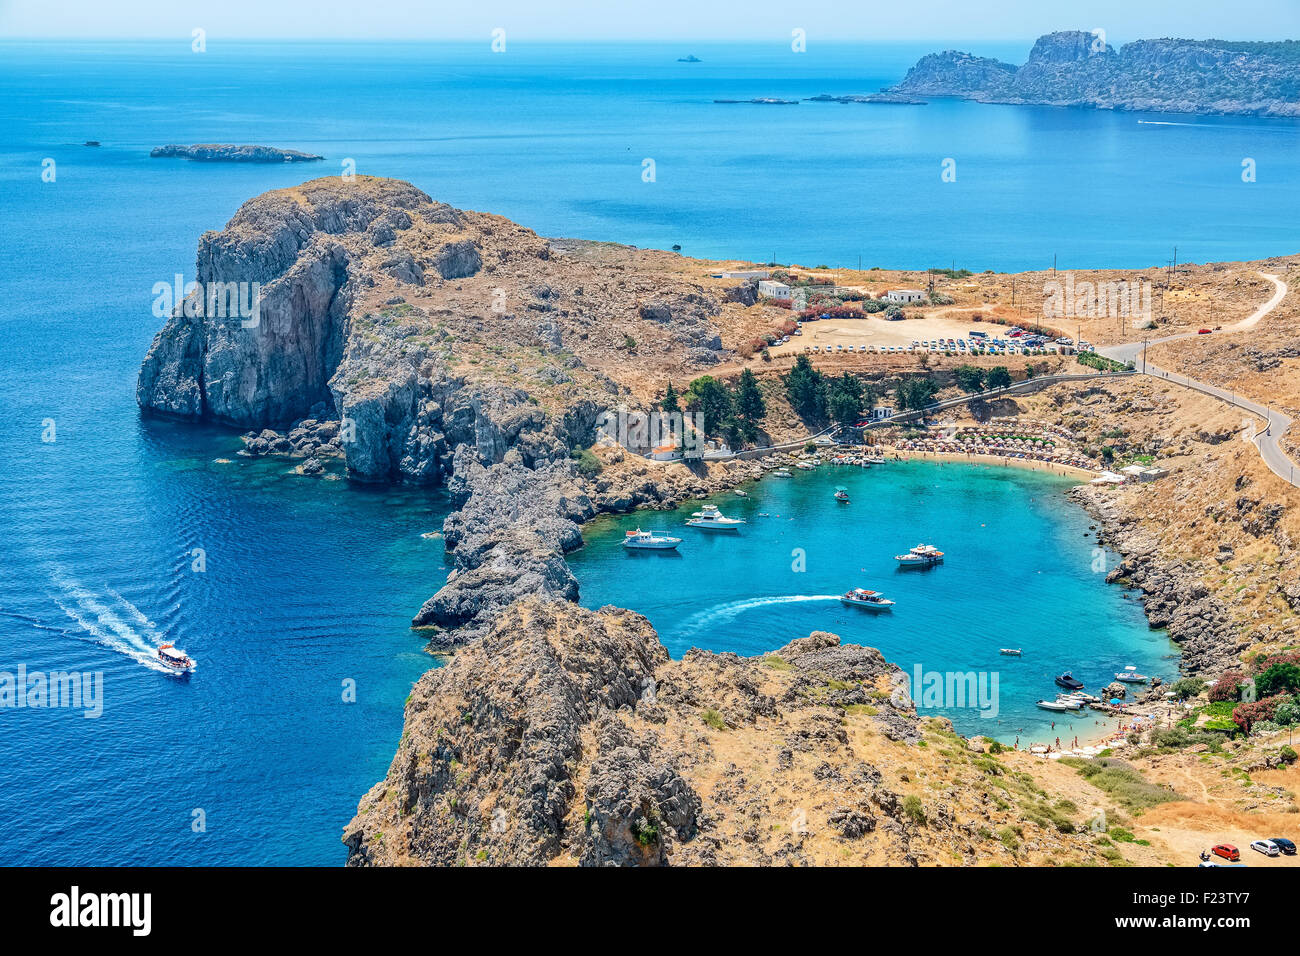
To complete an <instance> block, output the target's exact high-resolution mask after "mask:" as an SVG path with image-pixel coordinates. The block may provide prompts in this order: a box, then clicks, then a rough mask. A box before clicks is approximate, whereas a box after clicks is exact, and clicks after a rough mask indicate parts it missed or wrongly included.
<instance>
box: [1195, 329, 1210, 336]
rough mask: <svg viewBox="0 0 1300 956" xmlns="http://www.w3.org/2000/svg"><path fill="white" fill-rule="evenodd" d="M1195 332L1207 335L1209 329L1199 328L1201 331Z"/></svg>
mask: <svg viewBox="0 0 1300 956" xmlns="http://www.w3.org/2000/svg"><path fill="white" fill-rule="evenodd" d="M1196 334H1197V335H1209V334H1210V330H1209V329H1201V331H1199V332H1197V333H1196Z"/></svg>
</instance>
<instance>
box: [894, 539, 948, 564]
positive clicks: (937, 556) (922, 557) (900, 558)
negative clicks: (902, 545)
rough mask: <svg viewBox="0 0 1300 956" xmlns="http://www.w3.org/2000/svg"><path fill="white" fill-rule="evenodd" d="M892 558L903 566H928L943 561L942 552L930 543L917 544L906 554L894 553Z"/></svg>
mask: <svg viewBox="0 0 1300 956" xmlns="http://www.w3.org/2000/svg"><path fill="white" fill-rule="evenodd" d="M894 560H895V561H897V562H898V563H899V564H901V565H903V566H904V567H913V568H916V567H920V568H928V567H930V566H931V565H934V564H942V563H943V552H942V551H940V550H939V549H938V548H936V547H935V546H934V545H931V544H918V545H917V546H916V547H915V548H913V549H912V550H911V551H909V552H907V554H896V555H894Z"/></svg>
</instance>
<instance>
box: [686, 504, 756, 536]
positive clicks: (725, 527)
mask: <svg viewBox="0 0 1300 956" xmlns="http://www.w3.org/2000/svg"><path fill="white" fill-rule="evenodd" d="M744 523H745V519H744V518H728V517H727V516H726V515H724V514H723V513H722V512H721V511H719V510H718V506H717V505H705V506H704V507H703V508H701V509H700V510H699V511H696V512H695V513H693V514H692V515H691V520H690V521H688V522H686V527H688V528H703V529H704V530H705V531H739V530H740V526H741V525H742V524H744Z"/></svg>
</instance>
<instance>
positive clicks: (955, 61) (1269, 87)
mask: <svg viewBox="0 0 1300 956" xmlns="http://www.w3.org/2000/svg"><path fill="white" fill-rule="evenodd" d="M889 92H892V93H896V94H900V95H912V96H961V97H966V98H969V99H974V100H979V101H981V102H988V103H1018V104H1037V105H1047V106H1084V107H1096V108H1100V109H1123V110H1146V111H1153V112H1176V113H1241V114H1254V115H1260V116H1298V115H1300V95H1298V94H1300V62H1297V60H1296V55H1295V53H1294V51H1293V50H1292V48H1291V45H1290V44H1287V43H1249V42H1228V41H1222V40H1179V39H1158V40H1138V41H1136V42H1133V43H1129V44H1126V45H1125V46H1123V47H1122V48H1120V49H1119V50H1116V49H1115V48H1114V47H1112V46H1109V45H1108V44H1107V43H1106V42H1105V41H1104V39H1103V38H1102V37H1101V36H1099V35H1096V34H1093V33H1089V32H1086V31H1082V30H1072V31H1064V32H1060V33H1051V34H1048V35H1046V36H1043V37H1040V38H1039V39H1038V41H1037V42H1036V43H1035V44H1034V47H1033V49H1032V50H1031V51H1030V54H1029V59H1028V61H1027V62H1026V63H1025V64H1024V65H1023V66H1021V67H1019V68H1017V67H1015V66H1013V65H1011V64H1009V63H1003V62H1001V61H999V60H993V59H989V58H986V57H977V56H972V55H970V54H968V53H960V52H957V51H955V50H949V51H946V52H944V53H934V54H930V55H929V56H925V57H922V58H921V60H919V61H918V62H917V64H916V65H915V66H914V67H912V69H911V70H909V71H908V74H907V76H906V77H904V79H903V81H902V82H901V83H899V84H898V85H897V86H895V87H892V88H891V90H890V91H889Z"/></svg>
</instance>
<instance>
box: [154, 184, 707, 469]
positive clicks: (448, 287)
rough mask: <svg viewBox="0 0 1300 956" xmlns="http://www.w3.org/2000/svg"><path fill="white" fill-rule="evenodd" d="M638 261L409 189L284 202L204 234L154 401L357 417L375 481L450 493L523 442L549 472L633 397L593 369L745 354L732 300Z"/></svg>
mask: <svg viewBox="0 0 1300 956" xmlns="http://www.w3.org/2000/svg"><path fill="white" fill-rule="evenodd" d="M621 249H622V247H608V248H606V247H604V246H602V247H600V248H599V250H597V253H596V254H597V255H598V256H601V257H605V258H618V259H620V262H619V263H618V264H617V265H615V266H611V267H610V268H609V269H601V268H599V267H598V266H599V264H598V263H593V262H592V261H590V259H589V258H588V257H587V255H586V253H587V251H588V250H587V247H585V246H584V245H583V244H580V243H565V244H561V245H556V244H553V243H550V242H548V241H546V240H543V239H541V238H539V237H538V236H537V235H535V234H534V233H532V232H530V231H529V230H527V229H524V228H522V227H520V226H517V225H515V224H514V223H511V222H508V221H507V220H504V219H501V218H500V217H497V216H490V215H487V214H483V213H475V212H465V211H462V210H458V209H453V208H452V207H450V206H447V205H445V204H443V203H437V202H434V201H433V200H431V199H430V198H429V197H428V196H427V195H425V194H424V193H423V192H421V191H420V190H418V189H416V188H415V187H414V186H411V185H410V184H409V183H403V182H399V181H397V180H388V179H375V178H371V177H353V178H351V179H344V178H343V177H335V178H330V179H318V180H313V181H311V182H308V183H305V184H303V185H302V186H299V187H296V188H292V189H283V190H277V191H274V192H270V193H266V194H265V195H262V196H259V197H257V198H255V199H252V200H250V201H249V202H247V203H245V204H244V206H243V207H241V208H240V210H239V212H238V213H236V215H235V217H234V218H233V219H231V221H230V222H229V224H228V225H227V226H226V228H225V229H224V230H222V231H220V232H209V233H206V234H205V235H204V236H203V238H202V240H201V241H200V244H199V251H198V260H197V264H196V284H194V285H193V286H192V288H191V289H190V290H189V291H188V294H187V295H186V297H185V300H184V301H183V302H182V303H180V304H178V305H177V306H176V307H175V309H174V310H173V313H172V315H171V316H170V318H169V319H168V320H167V322H166V324H165V326H164V327H163V329H162V331H160V332H159V333H158V335H157V337H156V338H155V339H154V342H153V345H152V346H151V348H150V350H149V353H148V355H147V356H146V357H145V360H144V363H143V365H142V367H141V370H140V375H139V380H138V383H137V399H138V401H139V404H140V406H141V407H142V408H143V409H145V410H146V411H150V412H156V413H159V414H164V415H170V416H175V417H181V418H186V419H191V420H204V421H213V422H219V423H223V424H227V425H232V426H236V427H240V428H245V429H252V430H253V431H254V432H257V433H258V434H259V435H260V433H261V432H262V431H263V430H265V429H272V430H275V431H288V430H292V429H294V428H296V427H299V425H300V423H301V422H302V421H303V420H304V419H308V418H311V419H314V420H317V421H320V420H332V421H337V422H338V423H339V429H338V436H339V438H338V444H339V447H340V448H341V449H342V450H343V453H344V457H345V459H346V464H347V471H348V474H349V475H351V476H352V477H354V478H358V479H361V480H370V481H386V480H407V481H415V482H428V483H435V482H439V481H442V480H443V479H444V478H445V477H446V476H447V475H448V474H449V473H450V470H451V462H452V458H453V456H454V455H455V453H456V449H457V448H458V447H460V446H461V445H468V446H469V447H471V448H472V449H473V450H474V451H475V453H476V455H477V456H478V458H479V459H480V460H481V461H483V462H484V463H487V464H492V463H498V462H500V461H501V460H502V458H503V457H504V455H505V452H506V450H507V449H508V448H517V449H519V451H520V453H521V455H522V457H523V464H524V465H525V466H526V467H530V468H531V467H533V466H534V465H535V464H538V463H545V462H547V461H553V460H558V459H560V458H564V457H566V456H567V454H568V451H569V448H571V447H573V446H574V445H575V444H578V443H582V444H583V445H584V446H585V445H586V444H590V442H591V441H592V440H594V437H595V436H594V423H595V420H596V416H597V415H598V414H599V413H600V412H601V411H602V410H603V409H604V408H605V407H607V406H608V405H609V404H612V403H614V402H615V401H616V400H617V398H618V396H619V395H620V394H621V393H622V391H623V389H621V387H620V386H619V385H618V384H616V383H615V382H614V381H613V380H612V379H611V378H610V377H609V376H608V375H607V374H605V372H604V371H601V370H599V369H588V368H587V363H586V361H584V356H585V357H586V358H587V359H589V360H591V361H593V363H594V364H596V365H598V366H603V365H605V364H610V363H609V359H610V358H611V357H615V359H617V357H619V356H621V355H626V354H627V352H628V349H629V348H631V347H633V346H629V345H628V343H635V342H637V341H638V340H640V341H641V342H643V343H654V345H653V347H652V346H651V345H649V344H646V345H642V346H641V347H640V348H638V349H637V362H638V364H640V365H643V366H648V367H653V366H654V365H655V364H656V363H662V364H665V365H671V366H672V367H675V368H677V369H679V370H680V369H681V368H682V366H683V364H685V365H687V366H688V367H689V366H690V365H691V364H692V363H694V365H695V366H697V367H700V368H703V367H705V366H708V365H712V364H716V363H717V362H718V361H720V359H721V358H722V357H725V356H726V355H727V354H729V353H727V352H726V350H725V349H724V347H723V343H722V339H721V336H720V335H719V332H718V329H717V328H716V326H715V325H714V324H713V320H714V318H715V317H716V316H718V315H719V313H720V311H721V309H722V303H721V302H720V301H719V300H718V298H717V297H716V296H714V295H712V294H710V293H708V292H707V291H706V290H704V289H702V288H701V287H699V286H697V285H693V284H690V283H684V282H681V281H679V280H677V279H674V278H673V277H671V276H666V275H665V274H664V273H663V272H662V270H659V269H658V268H651V267H646V268H645V269H644V271H640V266H639V260H640V259H651V260H652V259H653V258H654V255H656V254H652V253H646V254H640V253H638V252H636V251H635V250H625V251H622V252H620V250H621ZM609 271H613V272H615V273H617V274H619V278H618V279H617V281H616V282H611V281H608V279H604V278H600V277H601V276H603V275H605V274H606V273H608V272H609ZM537 313H542V314H543V315H544V318H543V320H542V321H540V322H539V321H538V318H537V315H536V314H537ZM522 386H526V387H522ZM250 440H251V439H250Z"/></svg>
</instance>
